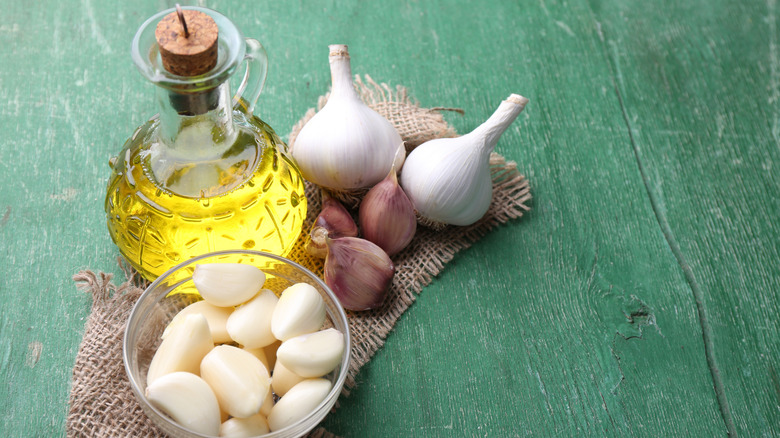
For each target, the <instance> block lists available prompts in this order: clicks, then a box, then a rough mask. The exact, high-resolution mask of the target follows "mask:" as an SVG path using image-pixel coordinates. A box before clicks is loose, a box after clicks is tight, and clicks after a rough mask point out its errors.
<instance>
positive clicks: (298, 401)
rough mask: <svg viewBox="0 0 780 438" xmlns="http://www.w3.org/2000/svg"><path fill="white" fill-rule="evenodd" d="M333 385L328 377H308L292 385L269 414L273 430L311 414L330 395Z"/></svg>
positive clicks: (269, 423)
mask: <svg viewBox="0 0 780 438" xmlns="http://www.w3.org/2000/svg"><path fill="white" fill-rule="evenodd" d="M332 387H333V384H332V383H330V381H329V380H326V379H307V380H304V381H302V382H300V383H298V384H297V385H295V386H294V387H292V388H291V389H290V391H288V392H287V394H286V395H285V396H284V397H282V398H281V399H279V401H278V402H277V403H276V405H274V407H273V409H271V413H270V414H269V415H268V426H269V427H270V429H271V431H277V430H281V429H284V428H285V427H287V426H289V425H291V424H294V423H296V422H297V421H298V420H300V419H302V418H303V417H305V416H307V415H309V413H310V412H311V411H313V410H314V408H316V407H317V406H319V404H320V403H322V402H323V401H324V400H325V399H326V398H327V397H328V394H329V393H330V390H331V388H332Z"/></svg>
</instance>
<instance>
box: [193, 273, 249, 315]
mask: <svg viewBox="0 0 780 438" xmlns="http://www.w3.org/2000/svg"><path fill="white" fill-rule="evenodd" d="M192 282H193V283H195V288H196V289H198V292H200V295H201V296H202V297H203V299H204V300H206V301H207V302H208V303H210V304H212V305H214V306H218V307H231V306H238V305H239V304H241V303H243V302H245V301H247V300H249V299H250V298H252V297H253V296H255V295H256V294H257V292H259V291H260V289H262V288H263V283H265V274H264V273H263V271H261V270H259V269H257V268H256V267H254V266H250V265H244V264H241V263H207V264H202V265H195V271H194V272H193V273H192Z"/></svg>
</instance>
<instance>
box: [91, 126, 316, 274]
mask: <svg viewBox="0 0 780 438" xmlns="http://www.w3.org/2000/svg"><path fill="white" fill-rule="evenodd" d="M235 114H236V116H237V119H236V128H237V134H236V140H235V142H233V143H232V146H231V147H230V148H229V150H227V151H226V152H224V154H222V155H221V156H220V157H217V158H218V159H213V160H208V159H206V160H202V159H201V160H199V161H197V163H196V164H178V165H174V164H171V160H164V161H163V162H162V164H161V163H160V162H159V161H154V160H153V157H154V153H153V151H154V147H155V143H156V141H155V140H154V135H153V134H152V133H153V132H154V130H155V128H156V126H157V124H158V123H159V122H158V121H157V120H155V119H152V120H150V121H149V122H147V123H146V124H145V125H143V126H142V127H140V128H139V129H138V131H137V132H136V133H135V134H134V135H133V137H132V138H131V139H130V140H128V141H127V143H126V144H125V146H124V148H123V149H122V152H121V153H120V154H119V155H118V156H117V158H116V159H115V160H114V161H113V163H112V166H113V174H112V176H111V178H110V180H109V182H108V188H107V194H106V201H105V209H106V217H107V222H108V229H109V232H110V234H111V238H112V239H113V241H114V243H116V245H117V246H118V247H119V250H120V252H121V253H122V255H123V256H124V257H125V258H126V259H127V260H128V262H129V263H130V264H131V265H132V266H133V267H134V268H135V269H136V270H138V271H139V272H140V273H141V274H142V275H143V276H144V277H145V278H147V279H149V280H152V279H154V278H157V277H158V276H160V275H161V274H163V273H164V272H165V271H166V270H168V269H169V268H171V267H173V266H175V265H177V264H179V263H180V262H183V261H185V260H188V259H190V258H192V257H195V256H199V255H202V254H205V253H207V252H212V251H218V250H227V249H253V250H259V251H267V252H270V253H274V254H278V255H286V254H287V253H288V252H289V251H290V250H291V249H292V246H293V245H294V244H295V242H296V240H297V238H298V236H299V234H300V232H301V227H302V225H303V221H304V219H305V217H306V196H305V194H304V180H303V178H302V177H301V176H300V172H299V171H298V169H297V167H296V166H295V164H294V163H293V162H292V161H291V160H290V159H289V157H288V156H287V155H286V154H284V153H283V152H282V149H283V148H285V146H284V143H282V142H281V140H280V139H279V137H278V136H277V135H276V134H275V133H274V132H273V130H272V129H271V128H270V127H268V126H267V125H265V124H264V123H263V122H262V121H260V120H259V119H257V118H256V117H252V116H249V117H243V116H242V115H241V112H239V111H236V112H235ZM183 156H184V157H185V158H186V156H187V155H186V154H183ZM158 179H159V181H158ZM195 186H198V187H199V188H198V189H197V190H195V189H193V187H195Z"/></svg>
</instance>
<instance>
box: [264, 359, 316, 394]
mask: <svg viewBox="0 0 780 438" xmlns="http://www.w3.org/2000/svg"><path fill="white" fill-rule="evenodd" d="M318 377H319V376H318ZM303 380H305V379H304V378H303V377H301V376H299V375H297V374H295V373H294V372H292V371H290V370H289V369H288V368H287V367H286V366H284V364H283V363H281V362H279V361H278V360H277V361H276V365H274V375H273V377H272V378H271V389H272V390H273V391H274V394H276V395H278V396H279V397H284V395H285V394H287V391H289V390H290V388H292V387H293V386H295V385H297V384H298V383H300V382H302V381H303Z"/></svg>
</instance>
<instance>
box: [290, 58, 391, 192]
mask: <svg viewBox="0 0 780 438" xmlns="http://www.w3.org/2000/svg"><path fill="white" fill-rule="evenodd" d="M329 49H330V53H329V57H328V59H329V62H330V69H331V79H332V87H331V92H330V95H329V97H328V102H327V103H326V104H325V106H324V107H323V108H322V109H321V110H320V111H319V112H317V114H315V115H314V116H313V117H312V118H311V119H310V120H309V121H308V122H307V123H306V124H305V125H304V126H303V128H302V129H301V131H300V132H299V133H298V136H297V137H296V138H295V141H294V143H293V144H292V145H291V153H292V156H293V158H294V159H295V161H296V162H297V163H298V167H299V168H300V170H301V173H302V174H303V176H304V178H306V179H307V180H309V181H311V182H313V183H315V184H317V185H318V186H320V187H327V188H330V189H335V190H352V189H362V188H368V187H372V186H373V185H375V184H376V183H377V182H379V181H381V180H382V178H384V177H385V175H387V172H388V171H389V170H390V167H391V166H392V165H393V164H397V165H398V168H400V165H401V163H402V161H401V160H403V158H404V156H403V154H401V155H400V156H399V155H398V154H397V151H398V145H399V144H402V143H403V140H402V139H401V136H400V135H399V134H398V131H397V130H396V129H395V127H394V126H393V125H392V124H391V123H390V122H389V121H388V120H387V119H385V118H384V117H382V116H381V115H379V114H378V113H377V112H376V111H374V110H372V109H371V108H369V107H368V106H367V105H366V104H364V103H363V102H362V101H361V100H360V97H359V96H358V95H357V92H356V91H355V88H354V86H353V84H352V71H351V66H350V58H349V52H348V49H347V46H346V45H338V44H335V45H331V46H329Z"/></svg>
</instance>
